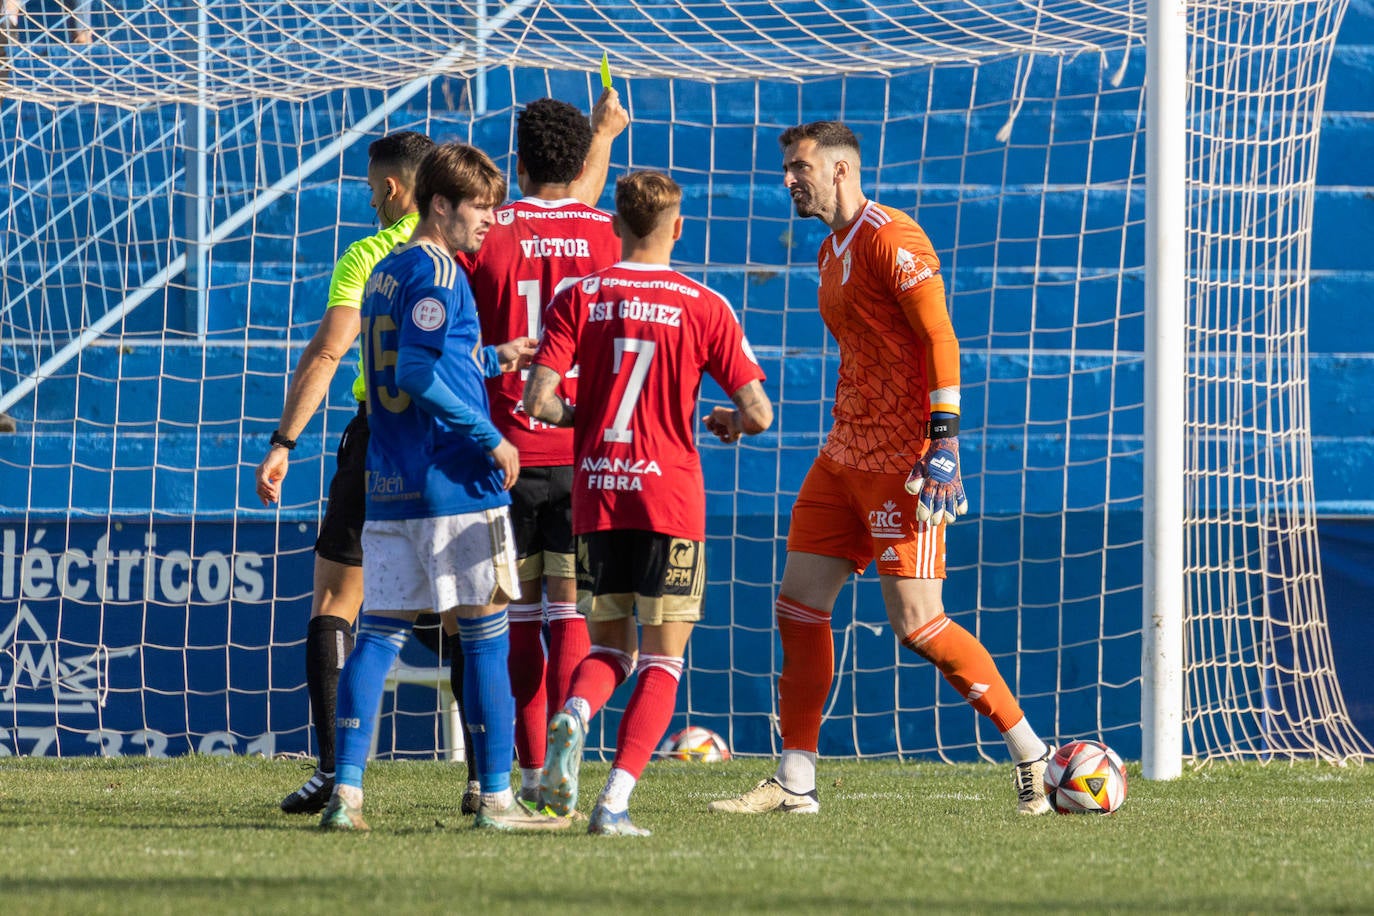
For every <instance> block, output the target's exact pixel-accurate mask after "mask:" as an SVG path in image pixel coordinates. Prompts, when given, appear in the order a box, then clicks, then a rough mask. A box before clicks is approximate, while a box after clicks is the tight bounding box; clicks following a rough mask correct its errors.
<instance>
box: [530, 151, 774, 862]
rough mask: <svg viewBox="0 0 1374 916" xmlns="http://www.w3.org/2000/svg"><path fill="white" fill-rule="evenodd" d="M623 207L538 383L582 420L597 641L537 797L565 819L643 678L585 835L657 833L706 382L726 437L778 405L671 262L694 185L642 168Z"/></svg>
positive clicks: (537, 401) (555, 308)
mask: <svg viewBox="0 0 1374 916" xmlns="http://www.w3.org/2000/svg"><path fill="white" fill-rule="evenodd" d="M615 205H616V214H615V223H614V225H615V231H616V234H617V235H619V236H620V241H621V257H622V260H621V261H620V262H619V263H617V264H616V265H615V266H613V267H609V268H607V269H605V270H600V271H597V272H596V273H594V274H591V275H590V276H587V277H584V278H583V279H581V280H580V281H578V282H577V283H576V284H574V285H573V286H571V287H569V288H568V289H567V290H565V291H563V292H562V293H560V294H559V295H558V296H557V297H556V298H555V299H554V301H553V302H552V303H550V304H549V308H548V311H547V312H546V313H545V316H544V339H543V341H542V342H541V344H540V348H539V350H538V352H537V353H536V355H535V361H534V363H533V365H532V366H531V368H530V377H529V381H528V382H527V383H526V385H525V409H526V410H528V411H529V412H530V414H531V415H532V416H534V417H538V418H539V419H541V420H544V421H545V422H548V423H552V424H554V425H556V426H571V427H572V428H573V459H574V465H573V470H574V476H573V491H572V504H573V530H574V531H575V532H576V533H577V603H578V610H580V611H581V612H582V613H584V614H586V615H587V622H588V631H589V635H590V636H591V641H592V648H591V651H590V652H589V653H588V654H587V657H586V658H584V659H583V660H582V661H581V662H580V663H579V664H578V666H577V670H576V671H575V672H573V678H572V684H571V686H570V688H569V691H568V694H569V695H568V699H567V702H565V703H564V704H563V708H562V710H561V711H559V712H558V713H557V714H556V715H554V717H553V719H552V720H550V722H549V734H548V739H547V747H548V755H547V760H546V762H545V764H544V771H543V773H542V774H541V775H540V779H539V802H540V806H541V810H543V809H547V810H549V811H551V812H553V813H555V814H561V815H567V814H569V813H570V812H572V811H573V810H575V805H576V804H577V792H578V771H579V768H580V766H581V762H582V748H583V741H584V738H585V735H586V733H587V727H588V724H589V723H590V722H591V719H592V717H593V716H594V715H596V713H597V712H598V711H599V710H601V709H602V708H603V707H604V706H605V704H606V701H607V700H609V699H610V697H611V694H612V692H613V691H614V690H615V688H616V687H617V686H618V685H620V684H622V683H624V682H625V681H626V680H627V679H629V677H630V676H631V674H634V676H635V678H636V680H635V688H634V691H633V692H632V693H631V694H630V699H629V702H628V703H627V704H626V707H625V714H624V715H623V716H622V717H621V720H620V728H619V730H618V732H617V734H616V753H615V759H614V761H613V762H612V764H611V774H610V777H609V778H608V779H607V781H606V787H605V789H604V790H603V791H602V793H601V795H600V797H598V798H597V801H596V805H595V807H594V808H593V809H592V815H591V818H590V820H589V822H588V824H587V831H588V832H589V833H593V834H601V835H608V836H644V835H646V834H647V833H648V831H647V830H643V829H641V828H640V827H637V826H636V825H635V824H634V823H633V822H632V821H631V820H630V815H629V801H630V793H631V792H632V791H633V789H634V786H635V783H636V782H637V781H638V779H639V777H640V774H641V773H642V772H643V770H644V767H645V766H646V765H647V764H648V762H649V758H650V757H651V756H652V754H653V752H654V749H655V748H656V747H657V746H658V743H659V739H661V738H662V737H663V734H664V732H665V731H667V728H668V723H669V721H671V719H672V715H673V706H674V704H675V702H676V698H677V685H678V680H679V679H680V678H681V677H682V668H683V658H684V653H685V652H686V649H687V641H688V639H689V638H690V637H691V633H692V628H693V626H694V625H695V624H696V622H697V621H698V620H700V619H701V617H702V613H703V597H704V592H705V582H706V565H705V558H704V557H705V552H706V551H705V538H706V493H705V487H704V482H703V479H702V472H701V459H700V457H699V456H698V454H697V449H696V432H695V431H696V406H697V395H698V394H699V393H700V391H701V379H702V376H703V375H710V376H711V377H712V378H713V379H715V380H716V381H717V382H718V383H719V384H720V386H721V388H722V389H724V390H725V391H726V392H728V393H729V395H730V400H731V401H733V402H734V403H735V408H734V409H730V408H726V407H715V408H713V409H712V411H711V412H710V414H708V415H707V416H706V417H705V418H704V421H705V424H706V428H707V429H708V430H710V431H711V432H712V433H714V434H715V435H716V437H717V438H719V439H721V440H722V441H724V442H736V441H738V440H739V438H740V436H741V435H757V434H758V433H761V432H763V431H764V430H766V429H767V428H768V427H769V426H770V425H771V424H772V422H773V405H772V404H771V402H770V401H769V400H768V396H767V395H766V394H765V393H764V391H763V386H762V384H761V382H762V380H763V370H761V369H760V368H759V365H758V361H757V360H755V359H754V354H753V351H752V350H751V349H750V348H749V342H748V341H747V340H746V339H745V337H744V330H743V329H742V328H741V327H740V324H739V321H738V319H736V317H735V313H734V311H733V310H732V309H731V308H730V305H729V303H727V302H726V301H725V300H724V299H723V298H721V296H720V295H719V294H717V293H715V292H713V291H712V290H710V289H708V288H707V287H705V286H702V285H701V284H700V283H697V282H695V281H693V280H691V279H689V278H687V277H685V276H683V275H682V274H680V273H678V272H677V271H675V270H673V269H672V268H671V267H669V264H670V262H671V255H672V250H673V243H674V242H675V241H677V239H678V238H679V237H680V236H681V235H682V213H681V205H682V189H681V188H680V187H679V186H678V185H677V183H676V182H675V181H673V180H672V179H671V178H669V177H668V176H667V175H664V174H661V173H659V172H632V173H630V174H629V175H625V176H623V177H622V178H621V179H620V180H619V181H617V182H616V189H615ZM574 365H577V366H578V367H579V371H580V373H581V375H580V378H579V379H578V388H579V390H578V395H579V397H578V403H577V404H576V405H571V404H568V403H567V402H566V401H564V400H562V399H560V398H558V397H557V395H556V394H555V389H556V387H557V385H558V384H559V382H560V381H561V379H562V377H563V376H564V375H565V374H566V373H567V372H568V371H569V370H570V369H571V367H572V366H574ZM636 621H637V622H638V625H639V626H638V629H639V630H641V631H642V634H643V635H642V639H641V638H640V637H639V635H638V634H637V633H636V626H635V623H636ZM636 659H637V661H636Z"/></svg>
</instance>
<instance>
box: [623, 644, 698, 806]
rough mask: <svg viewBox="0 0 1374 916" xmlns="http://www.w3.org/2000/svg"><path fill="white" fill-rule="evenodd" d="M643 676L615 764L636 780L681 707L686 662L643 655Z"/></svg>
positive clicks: (626, 717)
mask: <svg viewBox="0 0 1374 916" xmlns="http://www.w3.org/2000/svg"><path fill="white" fill-rule="evenodd" d="M638 671H639V675H638V677H637V678H636V679H635V689H634V693H633V694H631V696H630V702H629V705H628V706H626V708H625V715H623V716H621V718H620V733H619V734H618V735H616V740H615V764H614V766H616V767H617V768H619V769H622V770H624V771H625V772H627V773H629V774H630V775H631V776H633V777H634V778H635V779H638V778H639V775H640V774H641V773H643V772H644V767H645V766H646V765H647V764H648V763H649V759H650V758H651V757H653V755H654V751H655V750H656V749H657V748H658V743H659V742H660V741H661V740H663V735H664V733H665V732H667V731H668V724H669V723H670V722H671V721H672V719H673V708H674V707H675V706H676V705H677V684H678V680H679V679H680V678H681V677H682V659H681V658H674V657H672V656H668V655H645V654H644V653H642V652H641V653H640V655H639V669H638Z"/></svg>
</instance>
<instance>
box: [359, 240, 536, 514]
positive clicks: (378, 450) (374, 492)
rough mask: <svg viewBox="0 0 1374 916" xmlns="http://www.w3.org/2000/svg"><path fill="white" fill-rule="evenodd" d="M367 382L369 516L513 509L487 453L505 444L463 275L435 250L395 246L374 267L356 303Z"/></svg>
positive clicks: (487, 352) (492, 361)
mask: <svg viewBox="0 0 1374 916" xmlns="http://www.w3.org/2000/svg"><path fill="white" fill-rule="evenodd" d="M362 335H363V379H364V381H365V383H366V385H367V411H368V425H369V428H370V430H371V439H370V441H369V444H368V449H367V517H368V518H369V519H406V518H432V517H435V516H440V515H459V514H463V513H467V512H476V511H479V510H482V509H489V508H493V507H495V506H503V505H507V504H509V503H510V496H509V495H508V494H507V493H506V492H505V490H503V489H502V487H501V475H500V473H499V472H498V471H497V470H496V469H495V468H494V467H493V466H492V463H491V460H490V458H489V456H488V452H490V451H491V449H492V448H494V447H495V446H496V445H497V444H498V443H500V441H501V434H500V433H498V432H497V431H496V427H494V426H493V425H492V423H491V419H490V416H491V410H490V407H489V405H488V402H487V389H486V384H485V378H486V377H487V375H489V374H496V373H499V371H500V367H499V366H498V365H497V359H496V353H495V350H494V349H493V348H492V347H483V346H482V342H481V328H480V326H479V325H478V320H477V306H476V302H475V301H474V300H473V297H472V289H471V288H470V287H469V286H468V281H467V277H466V275H465V274H464V273H463V271H462V269H461V268H459V266H458V264H457V263H456V262H455V261H454V260H453V258H452V257H451V256H450V255H449V254H448V252H446V251H444V250H443V249H442V248H439V247H437V246H435V245H432V244H430V243H427V242H419V243H415V244H411V245H405V246H401V247H399V248H397V249H396V250H395V251H394V252H393V253H392V254H390V255H387V257H385V258H383V259H382V260H381V262H379V263H378V264H377V266H376V267H375V268H374V269H373V271H372V275H371V277H369V278H368V281H367V288H366V291H365V293H364V295H363V305H362Z"/></svg>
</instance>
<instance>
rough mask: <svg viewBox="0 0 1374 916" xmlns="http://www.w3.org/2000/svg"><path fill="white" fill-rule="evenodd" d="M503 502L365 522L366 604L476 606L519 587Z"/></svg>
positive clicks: (374, 609)
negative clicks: (459, 511) (450, 512)
mask: <svg viewBox="0 0 1374 916" xmlns="http://www.w3.org/2000/svg"><path fill="white" fill-rule="evenodd" d="M514 544H515V539H514V537H512V535H511V529H510V513H509V512H507V511H506V507H505V506H501V507H500V508H498V509H485V510H483V511H481V512H465V513H464V514H462V515H442V516H439V517H438V518H412V519H395V520H381V521H367V522H364V523H363V611H364V613H368V614H383V615H385V614H387V613H388V612H397V611H400V612H406V613H413V612H416V611H427V610H431V609H433V610H435V611H438V612H443V611H447V610H449V609H451V608H455V607H458V606H459V605H470V606H481V605H484V604H491V603H492V602H494V601H496V600H498V599H499V600H502V601H508V600H510V598H511V596H513V595H515V594H517V589H516V585H515V583H516V582H517V581H518V580H517V578H516V570H515V546H514Z"/></svg>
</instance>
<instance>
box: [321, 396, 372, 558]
mask: <svg viewBox="0 0 1374 916" xmlns="http://www.w3.org/2000/svg"><path fill="white" fill-rule="evenodd" d="M367 439H368V430H367V408H366V407H365V406H359V407H358V415H357V416H356V417H354V418H353V419H352V420H350V421H349V422H348V426H347V427H346V428H345V429H344V433H343V437H342V438H341V439H339V451H338V453H337V459H338V465H339V466H338V469H337V470H336V471H335V472H334V479H333V480H331V481H330V482H329V502H328V504H327V505H326V506H325V510H324V521H322V522H320V536H319V537H318V538H316V539H315V554H316V555H317V556H320V557H323V558H324V559H326V560H332V561H333V562H335V563H342V564H343V565H345V566H362V565H363V516H364V515H365V513H366V508H367V473H366V471H367Z"/></svg>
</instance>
